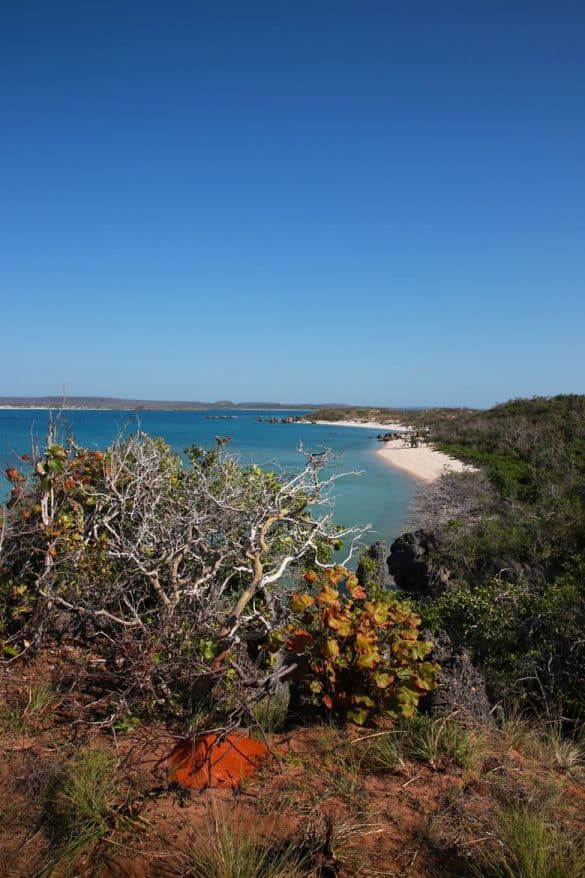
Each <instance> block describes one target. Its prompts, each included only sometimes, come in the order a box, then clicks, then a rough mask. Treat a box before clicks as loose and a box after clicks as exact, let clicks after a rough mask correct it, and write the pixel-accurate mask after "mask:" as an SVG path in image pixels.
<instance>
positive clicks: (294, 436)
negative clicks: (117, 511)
mask: <svg viewBox="0 0 585 878" xmlns="http://www.w3.org/2000/svg"><path fill="white" fill-rule="evenodd" d="M299 414H302V413H301V412H299V411H298V410H295V411H286V410H282V409H279V410H277V411H267V410H265V409H263V410H261V411H251V410H250V411H243V410H233V409H231V410H230V409H228V410H225V411H224V410H219V409H218V410H213V411H210V410H208V411H141V412H137V413H136V412H134V413H133V412H128V411H103V410H100V411H93V410H87V409H85V410H75V411H66V412H63V414H62V416H61V417H62V421H63V423H64V425H66V427H67V428H68V429H70V430H71V431H72V432H73V435H74V436H75V439H76V441H77V443H78V444H79V445H84V446H87V447H88V448H104V447H106V446H107V445H108V444H109V443H110V442H111V441H112V440H113V439H114V438H115V436H116V435H117V434H118V433H119V432H120V431H124V430H125V431H135V430H137V429H140V430H142V431H143V432H145V433H149V434H151V435H153V436H162V437H163V438H164V439H166V441H167V442H168V443H169V444H170V445H171V446H172V447H173V448H174V449H175V450H177V451H179V452H182V451H183V449H184V448H186V447H187V446H189V445H201V446H203V447H204V448H211V447H212V446H213V445H214V441H215V436H226V435H229V436H231V437H232V442H231V446H230V447H231V450H232V452H233V453H234V454H235V455H237V456H238V457H239V459H240V461H241V462H242V463H243V464H251V463H256V464H258V465H259V466H262V467H264V468H267V469H278V468H279V467H280V468H284V469H285V470H287V471H292V470H295V469H299V468H300V467H301V466H302V464H303V458H302V456H301V455H300V454H299V452H298V448H299V445H300V444H301V443H302V444H303V445H304V446H305V447H306V448H308V449H310V450H312V451H319V450H322V449H323V448H331V449H332V450H333V451H334V452H335V453H336V454H337V455H338V458H337V460H336V461H335V464H334V466H335V467H336V470H337V471H339V472H346V471H352V470H358V471H361V474H360V475H358V476H348V477H347V478H344V479H341V480H339V481H338V482H337V484H336V486H335V491H334V500H335V506H334V509H333V514H334V518H335V520H336V521H337V522H339V523H340V524H344V525H348V526H350V525H361V526H363V525H367V524H369V525H371V527H372V531H371V533H370V534H369V535H368V537H367V542H368V543H371V542H374V540H377V539H383V540H385V541H386V543H388V544H389V543H390V542H391V541H392V540H393V539H395V537H396V536H398V535H399V534H400V533H401V532H402V531H403V529H404V526H405V522H406V517H407V514H408V507H409V504H410V501H411V500H412V497H413V496H414V493H415V492H416V490H417V488H418V483H417V482H416V481H415V480H414V479H413V478H412V477H410V476H409V475H407V474H406V473H403V472H400V471H398V470H393V469H392V468H391V467H389V466H388V465H387V464H384V463H382V462H381V461H380V460H379V458H378V457H377V456H376V455H375V453H374V452H375V450H376V448H377V446H378V443H377V441H376V436H377V434H378V432H379V431H378V430H376V429H371V430H370V429H366V428H360V427H335V426H331V425H326V426H322V425H319V424H280V423H279V424H270V423H261V422H259V421H258V417H263V418H267V417H271V416H275V417H278V418H283V417H286V416H287V415H299ZM210 415H213V416H224V415H226V416H229V419H226V420H223V419H220V418H217V417H214V418H211V417H209V416H210ZM47 423H48V412H46V411H43V410H39V409H18V410H8V409H4V410H0V463H1V465H2V477H3V482H2V487H1V493H2V495H3V496H4V497H5V496H6V495H7V492H8V487H9V485H8V481H7V479H6V478H5V477H4V476H3V473H4V469H5V467H7V466H9V465H12V466H14V465H15V460H16V456H15V455H17V454H22V453H24V452H28V451H30V448H31V438H32V437H34V438H36V440H38V441H41V442H42V439H43V437H44V436H45V434H46V429H47Z"/></svg>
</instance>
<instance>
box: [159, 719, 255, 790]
mask: <svg viewBox="0 0 585 878" xmlns="http://www.w3.org/2000/svg"><path fill="white" fill-rule="evenodd" d="M267 755H268V748H267V747H266V745H265V744H263V743H262V742H261V741H256V740H254V738H248V737H247V736H242V735H238V734H236V733H233V734H231V735H228V736H227V738H226V739H225V740H224V741H221V743H217V735H202V736H201V737H199V738H195V740H189V741H182V742H181V743H180V744H178V745H177V746H176V747H175V749H174V750H173V752H172V753H171V755H170V756H169V761H170V762H171V764H172V765H173V766H175V770H174V771H173V773H172V774H171V780H172V781H176V782H177V783H178V784H180V785H181V786H182V787H190V788H191V789H195V790H202V789H204V788H205V787H237V786H239V785H240V784H241V782H242V780H243V779H244V778H245V777H246V776H247V775H249V774H251V773H253V771H254V769H255V768H256V765H257V764H258V763H259V762H260V761H261V760H262V759H265V758H266V756H267Z"/></svg>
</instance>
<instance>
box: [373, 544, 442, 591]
mask: <svg viewBox="0 0 585 878" xmlns="http://www.w3.org/2000/svg"><path fill="white" fill-rule="evenodd" d="M435 547H436V539H435V537H434V536H433V534H432V533H430V532H428V531H424V530H417V531H415V532H414V533H406V534H402V536H400V537H398V539H397V540H394V542H393V543H392V545H391V547H390V555H389V556H388V561H387V564H388V571H389V572H390V574H391V575H392V576H393V577H394V582H395V583H396V585H397V587H398V588H399V589H401V590H402V591H407V592H413V593H414V594H417V595H422V596H436V595H438V594H440V593H441V592H442V591H444V589H445V586H446V584H447V583H448V581H449V575H450V571H449V570H447V569H446V568H445V567H442V566H440V565H437V564H436V562H434V559H433V557H432V553H433V550H434V549H435Z"/></svg>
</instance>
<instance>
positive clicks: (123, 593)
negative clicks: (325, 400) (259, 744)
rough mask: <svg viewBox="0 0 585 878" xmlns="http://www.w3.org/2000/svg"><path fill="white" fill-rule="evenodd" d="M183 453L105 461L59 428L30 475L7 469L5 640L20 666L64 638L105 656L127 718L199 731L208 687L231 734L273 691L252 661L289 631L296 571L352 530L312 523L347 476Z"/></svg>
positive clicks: (150, 449) (1, 595) (325, 458)
mask: <svg viewBox="0 0 585 878" xmlns="http://www.w3.org/2000/svg"><path fill="white" fill-rule="evenodd" d="M186 455H187V458H188V462H187V463H185V462H184V460H183V459H182V458H181V457H180V456H179V455H178V454H176V453H174V452H173V451H172V450H171V449H170V448H169V446H168V445H167V444H166V443H165V442H164V441H163V440H161V439H155V438H152V437H149V436H146V435H144V434H137V435H134V436H130V437H128V438H121V439H120V440H118V441H117V442H115V443H114V444H113V445H112V446H111V447H110V448H108V449H106V450H105V451H103V452H102V451H90V450H88V449H84V448H79V447H77V446H76V445H75V443H74V442H73V441H72V440H69V441H67V442H65V443H60V442H59V441H58V440H57V437H56V432H55V431H52V433H51V434H50V436H49V439H48V442H47V446H46V448H45V449H44V451H43V452H42V453H41V454H35V456H34V457H33V458H32V459H31V457H28V456H24V457H23V472H20V471H19V470H17V469H16V468H9V470H8V472H7V475H8V478H9V480H10V481H11V484H12V486H13V487H12V497H11V500H10V503H9V506H8V509H7V511H6V516H5V522H4V540H3V544H2V547H1V550H2V557H1V559H0V641H1V643H2V649H3V651H4V654H5V655H6V656H7V657H9V658H12V657H14V656H17V655H19V654H20V653H23V652H24V653H26V652H27V651H30V650H31V649H32V648H33V647H38V646H41V645H43V644H44V643H46V642H47V641H48V639H50V638H51V637H54V636H62V631H63V625H65V626H66V628H67V630H68V636H69V637H74V636H76V635H77V634H78V635H79V636H80V637H81V640H82V642H83V643H87V642H88V640H90V641H91V642H92V645H93V647H94V648H95V649H99V651H100V652H101V655H102V656H103V657H104V658H105V660H106V661H105V668H104V672H103V675H102V676H103V680H104V689H105V690H106V691H107V692H108V695H107V697H109V698H111V693H112V692H118V693H119V696H120V697H119V699H118V702H119V706H120V710H123V711H124V712H127V711H128V708H133V707H134V706H136V705H140V704H142V705H149V706H151V707H153V709H156V710H157V711H158V712H164V713H166V714H167V715H171V716H173V717H174V718H181V719H187V720H188V719H189V717H190V716H191V715H192V714H193V712H194V711H196V710H198V709H200V706H201V700H202V699H203V698H204V697H207V696H209V695H210V693H211V692H212V690H213V695H214V698H213V700H214V702H215V703H217V702H218V701H219V700H220V699H219V696H220V694H224V695H226V697H228V696H229V698H230V699H231V700H230V704H229V713H230V722H234V723H236V722H239V721H240V720H241V719H242V718H243V717H244V716H246V715H249V714H250V713H251V707H252V706H253V704H254V703H255V701H256V696H257V693H258V692H259V691H260V692H261V693H262V694H263V695H264V694H265V695H268V694H270V693H271V691H272V683H271V679H269V678H270V674H271V673H273V672H275V673H276V675H277V676H276V677H275V678H274V682H275V685H276V682H277V681H278V674H279V673H280V668H279V667H276V668H266V667H261V666H260V664H259V663H256V665H252V662H251V661H250V656H249V653H250V652H252V651H253V647H254V646H256V651H258V650H257V645H258V644H260V643H261V642H262V640H263V639H265V638H266V636H267V635H268V634H269V633H270V631H271V630H272V628H273V627H274V626H275V625H276V624H280V623H281V622H282V620H283V618H286V614H287V602H286V597H287V591H289V590H290V577H291V573H293V572H294V571H295V570H298V569H301V567H302V569H306V568H307V567H308V566H310V565H312V564H314V563H315V562H316V561H318V562H319V563H320V564H327V563H330V558H331V551H332V547H333V546H334V545H337V544H338V541H339V539H341V538H343V536H344V534H346V535H348V536H350V537H353V536H354V531H353V530H351V529H350V530H347V531H345V532H343V531H341V532H340V529H339V528H338V527H337V526H336V525H335V524H334V522H333V521H332V519H331V517H330V516H328V515H321V516H320V517H313V515H312V514H311V513H312V510H313V509H314V507H316V506H319V505H320V504H322V503H323V501H324V500H325V499H326V498H327V494H328V491H329V489H330V488H331V486H332V484H333V482H334V481H335V480H336V479H337V478H339V476H337V475H330V476H328V477H322V471H323V468H324V467H326V466H327V465H328V463H329V462H330V461H331V455H330V453H329V452H324V453H321V454H319V455H312V454H311V453H310V452H307V453H306V454H304V459H305V466H304V468H302V469H301V470H300V471H299V472H296V473H293V474H287V473H283V474H282V475H281V476H280V477H277V475H276V474H275V473H272V472H265V471H263V470H261V469H260V468H259V467H257V466H252V467H243V466H241V465H240V464H239V463H238V461H237V460H236V459H235V458H234V457H233V456H231V455H230V454H229V453H228V450H227V448H226V443H225V441H223V440H222V441H219V442H218V444H217V447H216V448H214V449H212V450H210V451H203V450H202V449H200V448H198V447H192V448H190V449H187V450H186ZM27 470H28V471H27ZM240 665H241V667H240ZM259 679H261V680H262V686H261V687H260V686H259V685H258V683H259ZM238 681H239V682H238ZM243 681H248V682H249V685H248V682H246V683H245V682H243ZM238 686H239V689H240V691H239V692H238V693H236V692H235V690H236V688H237V687H238ZM248 696H249V698H248ZM108 712H109V715H111V705H110V707H109V708H108Z"/></svg>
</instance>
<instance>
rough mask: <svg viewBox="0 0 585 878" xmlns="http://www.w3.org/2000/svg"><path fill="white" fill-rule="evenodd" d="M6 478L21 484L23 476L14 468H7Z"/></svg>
mask: <svg viewBox="0 0 585 878" xmlns="http://www.w3.org/2000/svg"><path fill="white" fill-rule="evenodd" d="M6 477H7V478H8V480H9V481H11V482H21V481H22V476H21V475H20V473H19V472H18V470H17V469H15V468H14V467H13V466H8V467H6Z"/></svg>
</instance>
